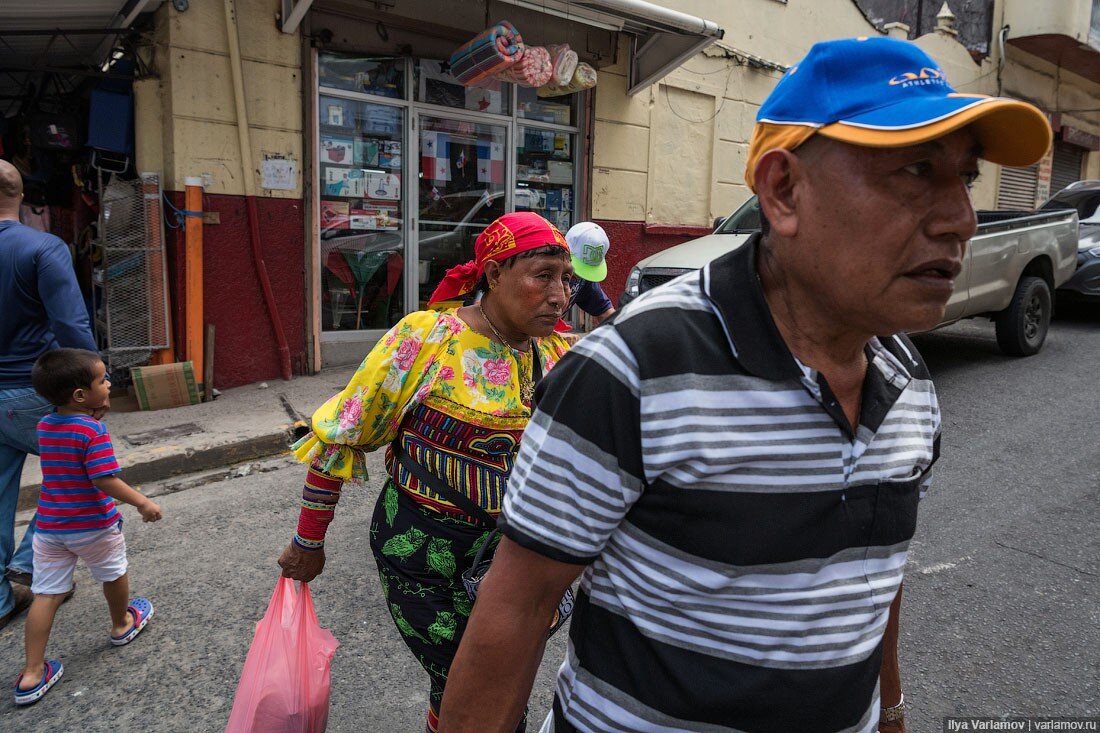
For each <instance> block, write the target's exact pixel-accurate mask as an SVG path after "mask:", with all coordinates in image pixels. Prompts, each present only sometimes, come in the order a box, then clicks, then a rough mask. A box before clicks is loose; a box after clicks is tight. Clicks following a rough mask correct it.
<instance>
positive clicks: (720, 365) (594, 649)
mask: <svg viewBox="0 0 1100 733" xmlns="http://www.w3.org/2000/svg"><path fill="white" fill-rule="evenodd" d="M756 249H757V242H756V241H755V240H754V241H752V242H750V243H749V244H747V245H745V246H744V247H742V248H740V249H739V250H737V251H735V252H733V253H731V254H729V255H726V256H724V257H722V258H721V259H718V260H716V261H714V262H712V263H711V264H710V265H709V266H707V267H706V268H704V269H703V270H702V271H700V272H697V273H692V274H690V275H685V276H683V277H681V278H679V279H678V280H677V281H675V282H673V283H671V284H669V285H668V286H666V287H663V288H659V289H657V290H654V291H651V292H650V293H646V294H645V295H643V296H642V297H640V298H638V299H637V300H636V301H634V302H633V303H631V304H630V305H629V306H628V307H627V308H626V309H624V311H623V312H622V313H621V314H620V315H619V317H618V318H617V319H616V321H615V322H614V324H612V325H610V326H605V327H602V328H600V329H597V330H596V331H595V333H593V334H592V335H590V336H588V337H587V338H585V339H584V340H582V341H581V342H580V343H579V344H578V345H577V346H576V347H575V348H574V349H573V350H572V351H571V352H570V353H569V354H568V355H566V356H565V358H563V359H562V361H561V362H560V363H559V364H558V365H557V366H556V367H555V368H554V370H553V372H551V373H550V374H549V375H548V376H547V377H546V379H545V380H544V381H543V383H542V384H541V385H540V387H539V394H538V410H537V411H536V413H535V415H534V417H533V419H532V421H531V423H530V425H529V426H528V428H527V430H526V432H525V433H524V437H523V442H522V444H521V448H520V453H519V457H518V461H517V463H516V465H515V469H514V471H513V473H512V477H511V479H510V482H509V488H508V492H507V495H506V498H505V501H504V513H503V519H502V527H503V530H504V533H505V534H506V535H507V536H508V537H510V538H512V539H513V540H514V541H516V542H518V543H519V544H521V545H523V546H524V547H527V548H529V549H531V550H534V551H535V552H538V553H541V554H543V555H545V556H548V557H551V558H554V559H557V560H561V561H564V562H570V563H583V564H586V565H588V567H587V569H586V570H585V572H584V575H583V578H582V581H581V592H580V594H579V596H578V602H577V610H576V612H575V615H574V617H573V621H572V626H571V629H570V633H569V651H568V655H567V658H566V659H565V662H564V664H563V665H562V667H561V671H560V673H559V676H558V683H557V694H556V697H555V702H554V711H553V715H552V720H548V721H547V724H546V726H545V727H544V728H543V730H544V731H574V730H580V731H707V732H708V733H711V732H719V731H721V732H734V731H749V732H752V733H761V732H764V731H775V732H777V733H778V732H782V733H790V731H819V732H821V733H825V732H833V731H852V732H855V731H873V730H874V729H875V725H876V722H877V719H878V710H879V697H878V675H879V668H880V664H881V657H882V635H883V630H884V628H885V626H886V620H887V616H888V609H889V606H890V602H891V601H892V600H893V598H894V596H895V594H896V592H897V590H898V586H899V584H900V583H901V580H902V570H903V567H904V565H905V559H906V552H907V548H908V545H909V540H910V538H911V537H912V536H913V532H914V529H915V527H916V519H917V502H918V495H919V494H922V493H923V491H924V490H925V488H926V487H927V485H928V481H929V480H930V474H929V473H928V469H929V468H930V467H931V465H932V463H933V462H934V459H935V456H936V454H937V452H938V443H939V441H938V435H939V424H940V421H939V408H938V405H937V402H936V394H935V391H934V389H933V387H932V382H931V381H930V379H929V375H928V371H927V369H926V368H925V366H924V364H923V362H922V361H921V359H920V357H919V356H918V355H917V352H916V350H915V349H914V347H913V346H912V344H911V343H910V342H909V340H908V339H907V338H905V337H904V336H895V337H890V338H882V339H874V340H872V341H871V342H870V343H869V344H868V346H867V355H868V360H869V362H870V368H869V369H868V374H867V378H866V382H865V386H864V392H863V400H862V413H861V415H860V424H859V426H858V427H857V428H856V429H855V430H854V431H853V430H852V428H851V427H850V426H849V424H848V421H847V419H846V417H845V416H844V413H843V411H842V409H841V408H840V406H839V405H838V403H837V401H836V399H835V398H834V397H833V394H832V392H831V391H830V389H829V387H828V384H827V383H826V382H825V380H824V379H822V378H819V376H818V375H817V374H816V373H815V372H814V371H812V370H810V369H808V368H806V367H805V366H803V365H802V364H800V362H798V361H797V360H796V359H795V358H794V357H792V355H791V354H790V352H789V351H788V349H787V347H786V345H785V344H784V342H783V340H782V338H781V337H780V335H779V332H778V331H777V329H776V327H775V324H774V321H773V320H772V318H771V314H770V312H769V310H768V308H767V305H766V302H765V300H764V296H763V291H762V288H761V284H760V280H759V277H758V276H757V274H756V269H755V257H756Z"/></svg>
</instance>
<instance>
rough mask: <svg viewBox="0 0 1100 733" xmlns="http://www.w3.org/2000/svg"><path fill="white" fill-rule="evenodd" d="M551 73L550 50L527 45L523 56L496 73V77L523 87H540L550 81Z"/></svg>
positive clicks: (552, 69)
mask: <svg viewBox="0 0 1100 733" xmlns="http://www.w3.org/2000/svg"><path fill="white" fill-rule="evenodd" d="M553 73H554V65H553V64H552V63H551V62H550V52H549V51H547V50H546V49H545V48H543V47H542V46H528V47H527V49H526V50H525V51H524V52H523V58H521V59H520V60H519V61H517V62H516V63H515V64H513V65H512V66H511V67H510V68H508V69H505V70H504V71H502V72H501V73H499V74H497V78H498V79H501V80H503V81H510V82H515V83H516V84H519V85H520V86H523V87H541V86H542V85H544V84H546V83H547V82H549V81H550V78H551V76H552V75H553Z"/></svg>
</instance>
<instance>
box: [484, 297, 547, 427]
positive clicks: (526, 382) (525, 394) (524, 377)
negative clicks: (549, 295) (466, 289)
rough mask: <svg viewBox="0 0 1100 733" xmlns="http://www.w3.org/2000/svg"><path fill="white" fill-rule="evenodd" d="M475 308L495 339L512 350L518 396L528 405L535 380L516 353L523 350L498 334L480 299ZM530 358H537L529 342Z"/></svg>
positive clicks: (533, 394)
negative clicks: (517, 383)
mask: <svg viewBox="0 0 1100 733" xmlns="http://www.w3.org/2000/svg"><path fill="white" fill-rule="evenodd" d="M477 310H478V312H479V313H481V317H482V318H484V319H485V322H486V323H487V324H489V330H490V331H492V332H493V335H494V336H496V337H497V340H498V341H500V343H502V344H503V345H504V346H505V348H507V349H508V350H509V351H511V352H512V358H513V359H515V360H516V371H517V372H518V373H519V398H520V400H522V401H523V404H525V405H530V404H531V400H532V399H534V397H535V380H534V379H533V378H532V375H530V374H528V373H527V372H526V371H524V369H523V362H522V361H520V358H519V356H518V354H517V352H518V353H523V352H521V351H519V349H515V348H513V347H512V345H511V344H510V343H508V340H507V339H505V338H504V337H503V336H501V335H500V331H498V330H497V327H496V326H494V325H493V322H492V321H490V320H489V316H488V315H486V314H485V309H484V308H482V307H481V301H480V300H479V301H478V302H477ZM531 358H532V359H537V358H538V357H537V356H536V355H535V352H534V344H531Z"/></svg>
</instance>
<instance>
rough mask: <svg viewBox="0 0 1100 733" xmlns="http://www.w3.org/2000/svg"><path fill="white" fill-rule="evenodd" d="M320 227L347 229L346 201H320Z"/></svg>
mask: <svg viewBox="0 0 1100 733" xmlns="http://www.w3.org/2000/svg"><path fill="white" fill-rule="evenodd" d="M321 228H322V229H347V228H348V202H347V201H325V200H322V201H321Z"/></svg>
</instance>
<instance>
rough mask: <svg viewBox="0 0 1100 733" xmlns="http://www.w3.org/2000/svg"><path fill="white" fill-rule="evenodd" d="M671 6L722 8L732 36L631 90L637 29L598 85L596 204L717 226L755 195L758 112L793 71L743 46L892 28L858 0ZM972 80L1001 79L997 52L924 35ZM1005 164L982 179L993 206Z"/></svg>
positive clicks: (700, 11) (971, 85)
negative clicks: (978, 55) (747, 176)
mask: <svg viewBox="0 0 1100 733" xmlns="http://www.w3.org/2000/svg"><path fill="white" fill-rule="evenodd" d="M662 4H663V5H665V6H667V7H671V8H674V9H676V10H680V11H683V12H687V13H691V14H693V15H698V16H702V17H705V18H707V19H710V20H714V21H716V22H718V23H719V25H721V26H722V27H723V28H725V30H726V37H725V38H724V39H723V40H722V41H721V42H719V43H717V44H714V45H712V46H710V47H709V48H708V49H706V50H704V51H703V52H702V53H699V54H696V55H695V56H694V57H693V58H690V59H688V60H687V62H685V63H684V64H683V66H681V67H680V68H679V69H678V70H676V71H674V72H673V73H672V74H670V75H668V76H667V77H665V78H664V79H663V80H661V81H660V82H659V83H658V84H656V85H654V86H652V87H650V88H649V89H646V90H643V91H642V92H640V93H639V94H637V95H635V96H634V97H628V96H627V95H626V73H627V69H626V64H625V61H626V59H627V57H628V50H627V46H626V44H625V41H624V42H623V44H622V45H621V46H620V48H619V56H618V58H619V59H620V62H619V63H618V64H616V65H615V66H611V67H608V68H606V69H601V70H600V77H599V82H598V85H597V87H596V92H595V94H596V98H595V123H594V133H593V136H594V142H593V172H592V181H593V186H592V202H591V203H592V216H593V217H594V218H597V219H610V220H618V221H644V222H646V223H647V224H667V225H695V226H710V224H711V223H712V222H713V220H714V218H715V217H718V216H724V215H726V214H728V213H730V212H731V211H733V209H734V208H736V207H737V206H739V205H740V204H741V203H743V202H744V201H745V200H746V199H747V198H749V196H751V195H752V193H751V191H749V189H748V187H747V186H745V181H744V169H745V157H746V152H747V148H748V140H749V138H750V136H751V134H752V127H753V124H754V122H755V119H756V113H757V111H758V110H759V107H760V104H761V103H762V102H763V100H764V98H765V97H766V96H767V95H768V93H769V92H770V91H771V90H772V88H773V87H774V86H775V83H776V82H777V81H778V79H779V77H780V76H781V72H779V71H778V70H773V69H767V68H756V67H754V66H751V65H745V64H742V63H741V62H740V61H739V60H737V59H736V58H732V57H731V56H732V55H734V54H735V53H737V54H740V53H742V52H745V53H749V54H752V55H754V56H757V57H759V58H762V59H765V60H767V61H770V62H774V63H775V64H780V65H783V66H787V65H790V64H792V63H794V62H795V61H797V60H798V59H800V58H801V57H802V56H803V55H805V53H806V52H807V51H808V50H809V48H810V46H811V45H813V44H814V43H815V42H817V41H819V40H825V39H829V38H843V37H851V36H863V35H880V34H879V32H878V31H877V30H875V29H874V28H873V27H872V26H871V25H870V24H869V23H868V22H867V21H866V19H865V18H864V17H863V15H862V13H860V11H859V9H858V8H857V7H856V5H855V3H853V2H852V0H790V1H789V2H788V3H786V4H784V3H781V2H777V0H665V2H663V3H662ZM918 43H919V45H921V47H922V48H924V49H925V50H926V51H927V52H928V53H929V54H930V55H932V57H933V58H935V59H936V60H937V61H938V62H939V63H940V64H941V65H943V67H944V69H945V71H946V72H947V74H948V77H949V78H950V79H951V81H952V83H953V84H955V85H956V86H957V87H959V88H960V90H962V91H970V92H987V91H991V89H989V88H988V87H989V85H990V84H991V83H992V84H994V85H995V78H994V77H995V75H994V74H991V73H990V72H991V71H992V70H993V69H994V67H993V64H992V63H991V62H987V63H985V64H982V65H978V64H975V63H974V61H973V60H972V59H971V57H970V55H969V53H968V52H967V51H966V49H965V48H964V47H963V46H962V45H960V44H959V43H957V42H956V41H955V40H954V39H953V38H951V37H949V36H945V35H943V34H939V33H933V34H929V35H926V36H924V37H922V38H921V39H919V40H918ZM986 167H987V168H989V169H990V171H991V172H992V173H993V174H992V175H990V174H989V171H987V172H986V175H984V176H983V178H982V179H980V181H979V183H978V185H977V186H976V187H975V189H974V198H975V204H976V205H977V206H979V207H982V208H987V207H991V206H992V203H993V201H994V200H995V198H996V196H995V190H996V179H997V176H996V172H995V170H994V169H995V166H986Z"/></svg>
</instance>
